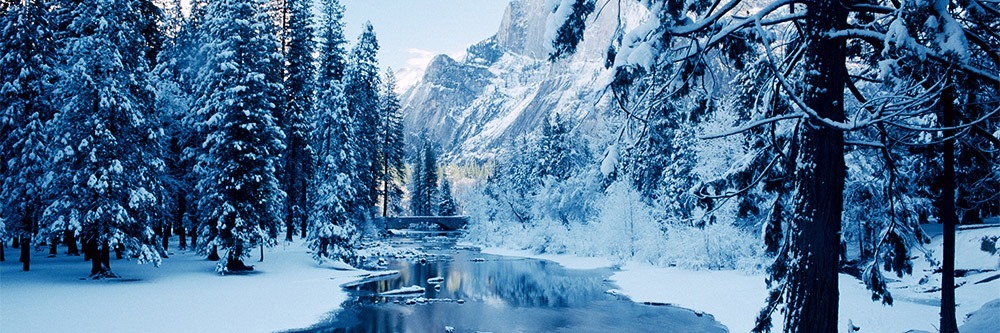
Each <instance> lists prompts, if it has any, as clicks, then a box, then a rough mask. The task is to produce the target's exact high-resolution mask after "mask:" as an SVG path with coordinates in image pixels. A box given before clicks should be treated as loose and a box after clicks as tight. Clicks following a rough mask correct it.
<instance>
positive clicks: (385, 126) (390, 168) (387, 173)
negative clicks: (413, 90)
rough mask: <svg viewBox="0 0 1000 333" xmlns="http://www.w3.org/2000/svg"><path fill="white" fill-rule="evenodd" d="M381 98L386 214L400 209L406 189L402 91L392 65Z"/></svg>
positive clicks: (382, 158) (383, 202)
mask: <svg viewBox="0 0 1000 333" xmlns="http://www.w3.org/2000/svg"><path fill="white" fill-rule="evenodd" d="M379 101H380V102H382V105H381V107H380V110H381V116H380V118H381V120H382V121H381V122H380V124H379V136H381V138H382V139H381V142H380V149H379V158H378V161H379V165H380V166H381V170H380V172H379V174H380V175H381V179H379V183H381V186H380V189H379V196H380V197H381V198H382V204H381V206H382V217H385V216H387V215H389V214H390V211H392V212H396V211H398V210H399V200H400V197H401V196H402V193H403V191H402V189H401V188H400V186H399V182H398V180H399V179H400V178H402V175H403V168H404V167H405V165H404V162H403V158H404V156H403V155H404V152H403V144H404V142H403V115H402V106H400V104H399V95H397V94H396V76H395V75H394V74H393V73H392V69H389V70H387V71H386V73H385V85H383V86H382V91H381V96H380V98H379Z"/></svg>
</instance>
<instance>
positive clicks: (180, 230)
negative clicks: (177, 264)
mask: <svg viewBox="0 0 1000 333" xmlns="http://www.w3.org/2000/svg"><path fill="white" fill-rule="evenodd" d="M184 214H187V194H186V193H184V191H178V192H177V210H176V212H175V214H174V226H176V227H177V247H178V248H180V249H181V250H187V229H185V228H184Z"/></svg>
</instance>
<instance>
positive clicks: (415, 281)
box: [302, 233, 725, 332]
mask: <svg viewBox="0 0 1000 333" xmlns="http://www.w3.org/2000/svg"><path fill="white" fill-rule="evenodd" d="M455 238H456V236H455V235H442V234H435V233H417V234H414V233H410V234H408V235H406V236H394V237H393V238H392V239H391V242H392V243H394V245H395V246H397V247H400V246H402V247H407V246H410V247H415V248H418V249H420V250H421V251H423V252H425V253H427V254H428V255H426V256H418V257H414V258H406V259H392V260H388V261H387V262H385V264H386V266H387V267H386V269H388V270H393V271H398V274H395V273H394V274H389V275H384V276H380V277H373V278H370V279H367V280H365V281H362V282H363V283H351V284H348V285H345V288H346V289H347V290H348V291H349V292H350V294H351V297H350V298H349V299H348V300H347V301H346V302H344V303H343V304H341V305H340V310H338V311H336V312H334V313H331V316H330V318H329V319H328V320H326V321H324V322H321V323H317V324H316V325H314V326H313V327H311V328H309V329H306V330H302V331H303V332H725V329H724V328H722V326H721V325H720V324H719V323H718V322H716V321H715V320H714V319H712V317H711V316H709V315H699V314H696V313H694V312H692V311H690V310H685V309H680V308H676V307H671V306H664V305H645V304H638V303H634V302H631V301H629V300H628V299H625V298H624V297H620V296H615V295H613V293H609V292H608V290H611V289H614V288H615V286H614V285H613V284H611V283H610V282H607V281H606V279H607V278H608V277H609V276H611V273H612V271H611V269H609V268H606V269H593V270H573V269H565V268H563V267H562V266H560V265H558V264H556V263H553V262H549V261H543V260H537V259H526V258H515V257H505V256H495V255H488V254H483V253H480V252H479V251H477V250H476V249H472V248H467V247H461V246H456V242H455Z"/></svg>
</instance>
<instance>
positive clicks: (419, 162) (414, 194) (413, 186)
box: [407, 149, 425, 216]
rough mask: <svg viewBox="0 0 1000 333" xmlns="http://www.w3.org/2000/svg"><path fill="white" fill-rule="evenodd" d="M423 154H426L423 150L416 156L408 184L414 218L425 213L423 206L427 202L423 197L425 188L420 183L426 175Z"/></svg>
mask: <svg viewBox="0 0 1000 333" xmlns="http://www.w3.org/2000/svg"><path fill="white" fill-rule="evenodd" d="M423 152H424V151H423V149H418V150H417V154H416V156H415V157H416V158H415V159H414V160H413V162H412V163H411V164H410V165H411V166H412V167H411V168H410V178H409V183H408V184H407V187H408V190H409V192H410V193H409V194H410V202H409V209H410V214H411V215H413V216H420V215H421V214H420V213H419V212H423V211H424V208H423V205H424V202H425V200H424V197H423V193H424V187H423V183H421V182H420V179H421V175H423V174H424V154H423Z"/></svg>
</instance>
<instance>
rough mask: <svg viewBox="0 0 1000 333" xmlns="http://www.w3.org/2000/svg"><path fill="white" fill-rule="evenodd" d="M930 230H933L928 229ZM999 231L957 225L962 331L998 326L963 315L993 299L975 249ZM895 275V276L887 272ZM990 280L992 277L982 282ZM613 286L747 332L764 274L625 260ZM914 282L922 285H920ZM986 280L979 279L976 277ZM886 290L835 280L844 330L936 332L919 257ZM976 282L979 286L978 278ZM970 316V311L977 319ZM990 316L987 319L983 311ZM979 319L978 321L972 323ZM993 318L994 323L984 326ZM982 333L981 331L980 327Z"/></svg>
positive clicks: (985, 265)
mask: <svg viewBox="0 0 1000 333" xmlns="http://www.w3.org/2000/svg"><path fill="white" fill-rule="evenodd" d="M930 233H931V234H932V235H934V234H935V232H934V231H930ZM998 235H1000V227H997V226H994V227H989V228H979V229H969V230H962V231H960V232H959V234H958V239H957V251H956V252H957V253H958V256H959V257H958V258H957V259H956V267H957V268H958V269H966V270H982V271H983V272H974V271H970V272H971V273H969V274H968V275H965V276H964V277H959V278H957V279H956V283H958V284H960V285H961V286H960V287H959V288H957V289H956V291H955V292H956V297H957V301H958V308H957V315H958V318H959V326H962V325H963V324H965V326H964V327H962V332H963V333H976V332H979V331H976V327H996V325H1000V322H998V321H1000V314H998V313H996V312H1000V311H997V306H996V303H997V302H994V307H992V308H990V309H985V308H984V309H983V311H982V312H980V314H983V315H984V316H983V317H979V318H977V319H976V320H971V322H967V321H966V317H967V316H968V315H969V314H971V313H973V312H975V311H977V310H979V309H980V308H983V305H984V304H986V303H988V302H990V301H993V300H998V299H1000V279H998V278H995V277H996V276H997V275H998V274H1000V271H998V270H997V269H998V268H1000V257H998V256H997V255H991V254H989V253H987V252H984V251H982V250H980V244H981V242H980V240H981V239H982V237H983V236H990V237H995V236H998ZM927 248H928V249H929V250H932V251H934V252H933V253H934V254H935V255H934V256H935V258H937V259H936V260H940V252H941V251H940V249H941V237H940V236H934V238H933V240H932V242H931V244H929V245H928V247H927ZM483 251H484V252H487V253H493V254H501V255H508V256H521V257H532V258H539V259H544V260H550V261H554V262H557V263H560V264H562V265H563V266H566V267H568V268H574V269H588V268H597V267H608V266H610V262H609V261H608V260H606V259H603V258H581V257H576V256H571V255H554V254H541V255H536V254H533V253H532V252H530V251H525V250H509V249H497V248H487V249H484V250H483ZM890 276H891V277H892V278H895V275H890ZM990 278H994V279H993V280H989V279H990ZM611 280H612V281H613V282H614V283H615V284H617V285H618V287H619V288H620V289H619V290H618V292H619V293H621V294H624V295H627V296H628V297H629V298H631V299H632V300H633V301H635V302H654V303H668V304H672V305H676V306H679V307H683V308H687V309H691V310H694V311H697V312H704V313H708V314H711V315H713V316H714V317H715V319H716V320H718V321H719V322H720V323H722V324H723V325H726V326H727V327H728V328H729V330H730V331H731V332H749V331H750V329H752V328H753V323H754V320H755V318H756V316H757V314H758V313H759V311H760V309H761V308H762V307H763V305H764V299H765V296H766V291H767V289H766V286H765V284H764V275H762V274H747V273H743V272H739V271H733V270H721V271H712V270H689V269H682V268H677V267H655V266H652V265H649V264H644V263H637V262H629V263H625V264H624V265H622V266H621V269H620V270H619V271H617V272H616V273H615V274H614V275H612V276H611ZM921 280H923V281H924V283H921ZM984 280H987V281H986V282H981V281H984ZM891 281H892V282H890V283H889V287H890V289H891V291H892V293H893V297H894V298H895V303H894V305H893V306H883V305H882V304H881V303H880V302H872V300H871V293H870V292H868V291H867V290H866V289H865V286H864V284H862V283H861V281H859V280H858V279H856V278H854V277H852V276H849V275H844V274H842V275H841V278H840V297H841V302H840V318H839V319H840V321H841V324H840V325H839V326H840V327H843V328H844V329H845V331H846V328H847V327H848V324H849V323H852V324H853V325H854V326H857V327H860V330H859V331H858V332H862V333H863V332H879V333H882V332H906V331H909V330H918V331H927V332H935V331H936V327H937V326H938V318H939V316H938V313H939V309H938V304H939V302H940V292H939V291H932V290H936V288H938V287H939V286H940V282H939V281H940V273H938V274H934V273H933V268H932V267H931V265H930V264H929V263H928V262H927V261H926V260H924V259H916V260H914V270H913V275H909V276H904V277H903V278H902V279H895V280H891ZM977 282H981V283H977ZM980 314H977V315H976V316H977V317H978V316H980ZM989 314H992V315H993V316H992V318H990V317H989V316H988V315H989ZM976 321H978V323H977V322H976ZM984 322H985V323H986V324H989V323H990V322H993V323H994V324H996V325H983V323H984ZM775 323H776V329H775V331H780V320H778V319H777V318H776V320H775ZM981 332H987V331H981Z"/></svg>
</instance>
